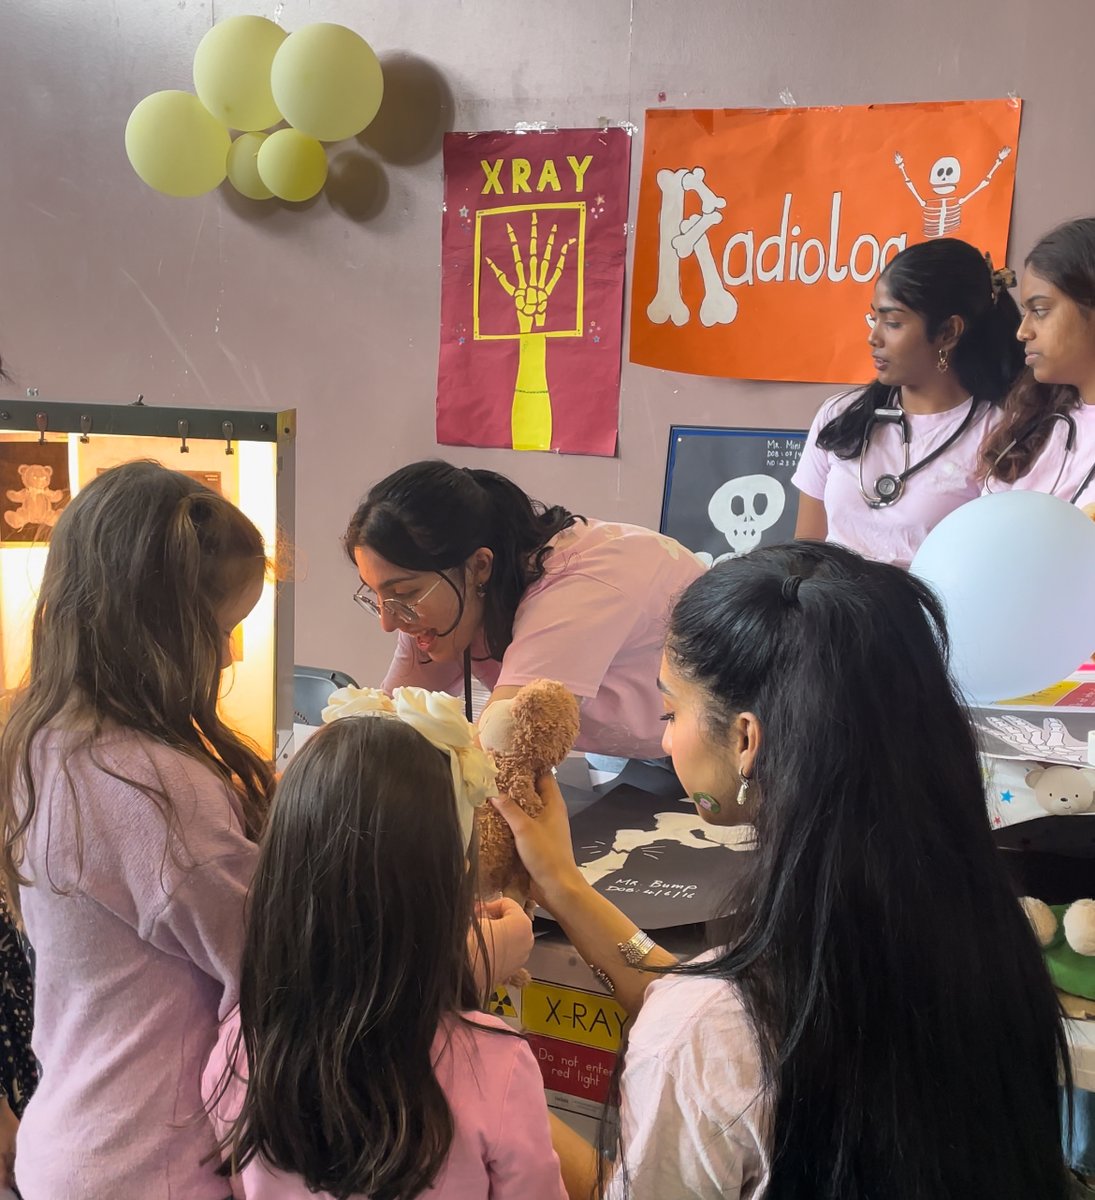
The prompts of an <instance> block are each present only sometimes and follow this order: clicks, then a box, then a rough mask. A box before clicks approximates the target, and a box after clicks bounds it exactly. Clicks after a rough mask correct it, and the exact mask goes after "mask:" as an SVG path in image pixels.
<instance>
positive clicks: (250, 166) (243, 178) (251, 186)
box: [228, 133, 274, 200]
mask: <svg viewBox="0 0 1095 1200" xmlns="http://www.w3.org/2000/svg"><path fill="white" fill-rule="evenodd" d="M265 141H266V134H265V133H241V134H240V135H239V137H238V138H236V140H235V141H234V142H233V143H232V149H231V150H229V151H228V182H229V183H230V184H231V185H232V186H233V187H234V188H235V189H236V191H237V192H239V194H240V195H241V196H246V197H247V199H248V200H269V199H271V198H272V197H273V195H274V193H273V192H272V191H270V189H269V188H268V187H267V186H266V184H265V183H263V182H262V179H261V178H260V177H259V164H258V153H259V149H260V148H261V146H262V143H263V142H265Z"/></svg>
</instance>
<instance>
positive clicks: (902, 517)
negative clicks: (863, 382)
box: [794, 238, 1022, 567]
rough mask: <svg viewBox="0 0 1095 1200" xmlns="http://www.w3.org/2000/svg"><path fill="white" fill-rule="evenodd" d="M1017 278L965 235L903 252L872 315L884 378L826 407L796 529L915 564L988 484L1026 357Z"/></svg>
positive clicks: (884, 278) (805, 460) (801, 485)
mask: <svg viewBox="0 0 1095 1200" xmlns="http://www.w3.org/2000/svg"><path fill="white" fill-rule="evenodd" d="M1014 282H1015V280H1014V276H1013V275H1012V274H1011V272H1010V271H995V272H994V271H993V270H992V266H991V264H990V263H989V262H988V260H987V259H986V258H984V257H982V255H981V254H980V252H979V251H977V250H976V249H975V248H974V247H973V246H971V245H969V243H968V242H963V241H959V240H958V239H957V238H939V239H936V240H934V241H929V242H923V243H920V244H918V245H915V246H910V247H909V248H908V249H907V250H903V251H902V252H901V253H900V254H898V255H897V256H896V257H895V258H894V259H893V261H892V262H891V263H890V264H889V266H888V267H887V268H886V269H885V271H883V272H882V275H881V276H880V277H879V280H878V283H877V285H876V286H875V290H874V298H873V301H872V303H871V311H870V313H869V314H868V317H867V321H868V323H869V325H870V327H871V332H870V334H869V336H868V339H867V342H868V345H869V346H870V348H871V354H872V356H873V360H874V366H875V370H876V371H877V372H878V375H877V378H876V379H875V381H874V382H873V383H871V384H868V385H867V387H865V388H863V389H862V390H860V391H857V392H850V393H847V394H845V395H843V396H837V397H834V398H833V399H831V400H828V401H826V402H825V404H824V405H822V408H821V411H820V412H819V413H818V414H817V416H816V417H815V418H814V422H813V426H812V427H811V429H810V434H809V437H808V438H807V441H806V446H805V448H804V449H803V453H802V459H801V461H800V463H799V466H798V470H797V471H796V472H795V476H794V483H795V486H796V487H797V488H798V489H799V492H800V497H799V510H798V524H797V526H796V528H795V536H796V537H800V538H813V539H817V540H828V541H831V542H839V543H841V544H842V545H845V546H848V547H849V548H851V549H852V550H856V551H858V552H859V553H860V554H863V555H865V556H866V557H868V558H873V559H877V560H878V561H880V562H888V563H892V564H893V565H895V566H899V567H907V566H908V565H909V563H910V562H912V559H913V556H914V555H915V554H916V551H917V549H918V548H919V546H920V543H921V542H922V541H923V540H924V538H925V537H926V536H927V535H928V533H929V531H930V530H931V529H933V528H934V527H935V526H936V525H937V524H938V523H939V522H940V521H941V520H942V519H943V518H944V517H945V516H946V515H947V514H948V513H949V512H952V511H953V510H954V509H956V508H958V507H959V506H960V505H962V504H965V503H966V501H967V500H973V499H974V498H976V497H977V496H978V495H980V492H981V473H980V464H979V450H980V447H981V444H982V441H983V440H984V439H985V438H986V437H987V436H988V435H989V433H990V432H991V430H992V429H993V428H994V426H995V424H996V422H997V421H998V420H999V414H1000V406H1001V405H1002V404H1003V402H1004V398H1005V397H1006V396H1007V394H1008V390H1009V389H1010V387H1011V385H1012V383H1013V382H1014V380H1015V378H1016V377H1017V375H1018V374H1019V372H1020V370H1021V369H1022V353H1021V351H1020V349H1019V347H1018V345H1017V344H1016V341H1015V334H1016V330H1017V329H1018V328H1019V310H1018V309H1017V308H1016V306H1015V302H1014V301H1013V300H1012V298H1011V296H1010V295H1009V294H1008V291H1007V287H1008V286H1010V285H1011V284H1014Z"/></svg>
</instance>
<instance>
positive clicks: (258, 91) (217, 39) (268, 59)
mask: <svg viewBox="0 0 1095 1200" xmlns="http://www.w3.org/2000/svg"><path fill="white" fill-rule="evenodd" d="M288 36H289V35H288V34H287V33H286V32H285V30H284V29H282V28H281V26H280V25H275V24H274V22H273V21H268V20H267V19H266V18H265V17H228V18H227V20H224V21H218V22H217V23H216V25H214V26H213V28H212V29H210V30H209V32H208V33H207V34H206V35H205V37H203V38H202V40H201V41H200V42H199V43H198V49H197V50H196V51H195V53H194V90H195V91H196V92H197V93H198V99H199V100H200V101H201V102H202V104H204V105H205V107H206V108H207V109H209V111H210V112H211V113H212V114H213V116H215V117H216V118H217V120H218V121H222V122H223V123H224V124H225V125H227V126H228V127H229V128H230V129H246V130H253V129H269V128H270V126H271V125H276V124H277V123H278V122H279V121H280V120H281V113H280V112H279V111H278V106H277V104H275V103H274V96H273V93H272V92H271V91H270V65H271V63H273V61H274V55H275V54H276V53H277V50H278V47H279V46H280V45H281V44H282V42H284V41H285V39H286V38H287V37H288Z"/></svg>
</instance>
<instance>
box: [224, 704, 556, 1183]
mask: <svg viewBox="0 0 1095 1200" xmlns="http://www.w3.org/2000/svg"><path fill="white" fill-rule="evenodd" d="M346 707H347V708H349V709H351V710H353V711H352V715H347V716H345V717H342V718H340V719H337V720H335V721H334V723H333V724H331V725H329V726H328V727H327V728H326V729H324V730H323V731H322V732H320V733H318V734H317V735H316V736H315V737H314V738H312V740H311V741H309V743H308V744H307V746H306V747H305V748H304V749H303V750H302V751H301V753H300V754H299V755H298V756H297V757H296V758H295V759H294V760H293V762H292V763H291V764H290V765H289V767H288V769H287V770H286V772H285V775H284V777H283V779H282V782H281V785H280V786H279V788H278V794H277V800H276V802H275V804H274V807H273V810H272V813H271V817H270V826H269V829H268V830H267V833H266V836H265V839H264V841H263V844H262V848H261V851H260V854H259V864H258V868H257V870H256V873H255V882H254V886H253V889H252V896H251V908H250V913H249V918H248V930H247V936H246V940H245V942H244V951H243V965H242V971H241V983H240V1004H239V1011H238V1013H236V1014H234V1015H233V1017H232V1019H231V1020H229V1021H228V1022H227V1023H226V1024H225V1026H224V1028H223V1029H222V1031H221V1036H220V1039H219V1041H218V1042H217V1046H216V1048H215V1050H214V1052H213V1054H212V1056H211V1058H210V1061H209V1065H208V1067H207V1069H206V1072H205V1085H204V1086H205V1092H206V1096H207V1098H208V1099H209V1103H210V1107H211V1110H212V1113H213V1118H214V1122H215V1124H216V1126H217V1129H218V1132H220V1133H222V1134H223V1135H225V1136H224V1141H223V1146H222V1152H223V1154H224V1157H225V1161H226V1163H227V1164H228V1166H229V1167H230V1168H231V1169H232V1170H233V1171H234V1174H233V1176H232V1180H231V1182H232V1189H233V1195H234V1196H237V1197H244V1198H245V1200H309V1198H311V1197H315V1196H317V1195H318V1196H320V1197H328V1198H329V1197H331V1196H338V1197H343V1198H344V1200H346V1198H349V1197H361V1198H362V1200H363V1198H364V1197H373V1198H374V1200H394V1198H395V1197H399V1198H400V1200H410V1198H411V1197H415V1196H427V1195H428V1196H430V1197H436V1198H437V1200H488V1197H489V1198H490V1200H564V1198H565V1192H564V1191H563V1184H562V1179H561V1177H560V1174H559V1164H558V1160H557V1158H556V1156H555V1153H554V1151H553V1150H552V1147H551V1139H550V1135H549V1131H548V1116H547V1107H546V1104H545V1100H544V1089H543V1082H542V1079H541V1076H540V1072H539V1069H538V1068H537V1065H536V1062H535V1060H534V1058H533V1056H532V1052H531V1051H530V1049H529V1047H528V1045H527V1044H526V1043H525V1042H524V1040H523V1039H522V1038H520V1037H518V1036H516V1035H515V1034H513V1033H512V1032H511V1031H510V1030H509V1029H508V1028H507V1027H506V1026H505V1024H504V1023H503V1022H502V1021H500V1020H498V1018H497V1017H492V1016H487V1015H486V1014H484V1013H483V1012H482V1011H480V1009H481V1006H482V996H481V995H480V994H477V989H476V987H475V984H474V982H473V977H472V971H471V968H470V965H469V962H468V955H467V941H466V937H467V929H468V922H469V921H470V920H471V917H472V906H473V896H474V890H475V872H474V870H473V869H472V867H471V866H469V862H468V858H467V854H466V848H467V847H468V845H469V841H470V839H471V837H472V807H473V805H474V804H475V803H477V802H478V803H482V801H483V800H484V798H485V797H486V796H487V795H488V794H489V793H490V791H491V784H492V779H493V771H492V770H491V769H490V768H489V765H488V764H487V762H486V756H485V755H484V754H483V752H482V751H480V750H479V749H478V748H477V747H475V746H474V745H473V744H472V731H471V727H470V726H469V725H468V723H467V722H466V721H465V720H464V718H463V715H462V706H461V703H460V701H459V700H457V699H456V698H455V697H453V696H447V695H438V694H437V693H430V692H425V691H423V690H422V689H420V688H401V689H397V691H396V692H395V694H394V696H393V697H392V698H391V699H389V698H388V697H387V696H385V695H384V694H383V693H381V692H366V691H364V690H362V691H361V692H359V693H357V695H356V696H355V697H353V698H352V699H351V700H349V701H348V702H347V704H346ZM370 710H371V712H372V715H369V712H370ZM329 713H330V710H328V714H325V715H329ZM362 714H364V715H362Z"/></svg>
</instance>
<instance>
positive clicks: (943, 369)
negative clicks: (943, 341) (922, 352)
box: [935, 350, 950, 375]
mask: <svg viewBox="0 0 1095 1200" xmlns="http://www.w3.org/2000/svg"><path fill="white" fill-rule="evenodd" d="M935 368H936V370H937V371H938V372H939V374H940V375H946V373H947V372H948V371H949V370H950V363H948V362H947V352H946V350H940V351H939V361H938V362H937V363H936V364H935Z"/></svg>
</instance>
